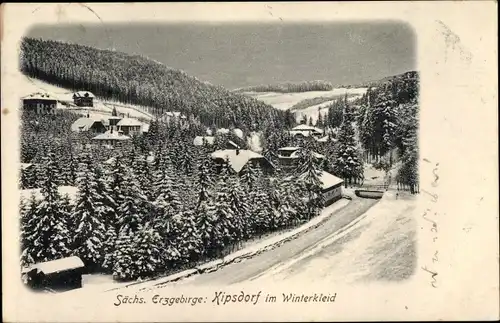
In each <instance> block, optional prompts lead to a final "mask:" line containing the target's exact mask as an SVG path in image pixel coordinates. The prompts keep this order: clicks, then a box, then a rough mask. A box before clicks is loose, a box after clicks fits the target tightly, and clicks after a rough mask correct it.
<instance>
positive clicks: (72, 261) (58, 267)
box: [23, 256, 85, 275]
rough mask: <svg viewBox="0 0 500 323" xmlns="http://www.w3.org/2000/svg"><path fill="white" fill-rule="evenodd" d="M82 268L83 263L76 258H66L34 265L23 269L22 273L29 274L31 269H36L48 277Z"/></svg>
mask: <svg viewBox="0 0 500 323" xmlns="http://www.w3.org/2000/svg"><path fill="white" fill-rule="evenodd" d="M83 267H85V265H84V264H83V261H82V260H81V259H80V258H79V257H77V256H72V257H68V258H61V259H57V260H52V261H47V262H41V263H38V264H34V265H32V266H30V267H29V268H27V269H24V270H23V272H29V271H32V270H33V269H38V271H40V272H43V273H44V274H45V275H48V274H55V273H58V272H62V271H67V270H72V269H78V268H83Z"/></svg>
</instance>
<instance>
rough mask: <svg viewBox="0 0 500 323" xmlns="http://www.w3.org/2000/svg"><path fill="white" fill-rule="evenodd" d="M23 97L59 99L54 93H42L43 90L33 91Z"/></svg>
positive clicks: (24, 98)
mask: <svg viewBox="0 0 500 323" xmlns="http://www.w3.org/2000/svg"><path fill="white" fill-rule="evenodd" d="M22 99H23V100H26V99H36V100H50V101H54V100H57V98H56V97H55V96H53V95H52V94H49V93H42V92H36V93H31V94H29V95H26V96H23V97H22Z"/></svg>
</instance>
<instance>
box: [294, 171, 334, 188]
mask: <svg viewBox="0 0 500 323" xmlns="http://www.w3.org/2000/svg"><path fill="white" fill-rule="evenodd" d="M304 176H305V174H303V175H301V176H299V180H300V179H301V178H302V177H304ZM319 179H320V181H321V184H322V185H321V189H322V190H326V189H329V188H331V187H333V186H335V185H339V184H342V183H343V182H344V180H343V179H341V178H338V177H337V176H334V175H332V174H330V173H327V172H325V171H321V175H320V176H319Z"/></svg>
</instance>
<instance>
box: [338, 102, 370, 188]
mask: <svg viewBox="0 0 500 323" xmlns="http://www.w3.org/2000/svg"><path fill="white" fill-rule="evenodd" d="M349 110H350V107H349V106H346V107H345V111H344V119H343V121H342V125H341V126H340V130H339V134H338V143H337V157H336V160H335V162H334V165H333V169H334V174H336V175H337V176H340V177H341V178H343V179H344V181H345V185H346V187H347V184H348V182H349V183H352V181H353V180H357V179H359V178H361V177H362V174H363V164H362V160H361V159H360V156H359V151H358V144H357V143H356V138H355V133H354V127H353V119H352V117H353V116H352V114H351V113H350V111H349Z"/></svg>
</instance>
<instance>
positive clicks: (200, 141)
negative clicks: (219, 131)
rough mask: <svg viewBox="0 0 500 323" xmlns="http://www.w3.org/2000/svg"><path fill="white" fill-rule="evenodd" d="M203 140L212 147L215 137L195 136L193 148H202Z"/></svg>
mask: <svg viewBox="0 0 500 323" xmlns="http://www.w3.org/2000/svg"><path fill="white" fill-rule="evenodd" d="M203 139H205V140H206V142H207V144H209V145H213V144H214V140H215V137H212V136H196V137H195V138H194V140H193V145H195V146H203Z"/></svg>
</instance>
